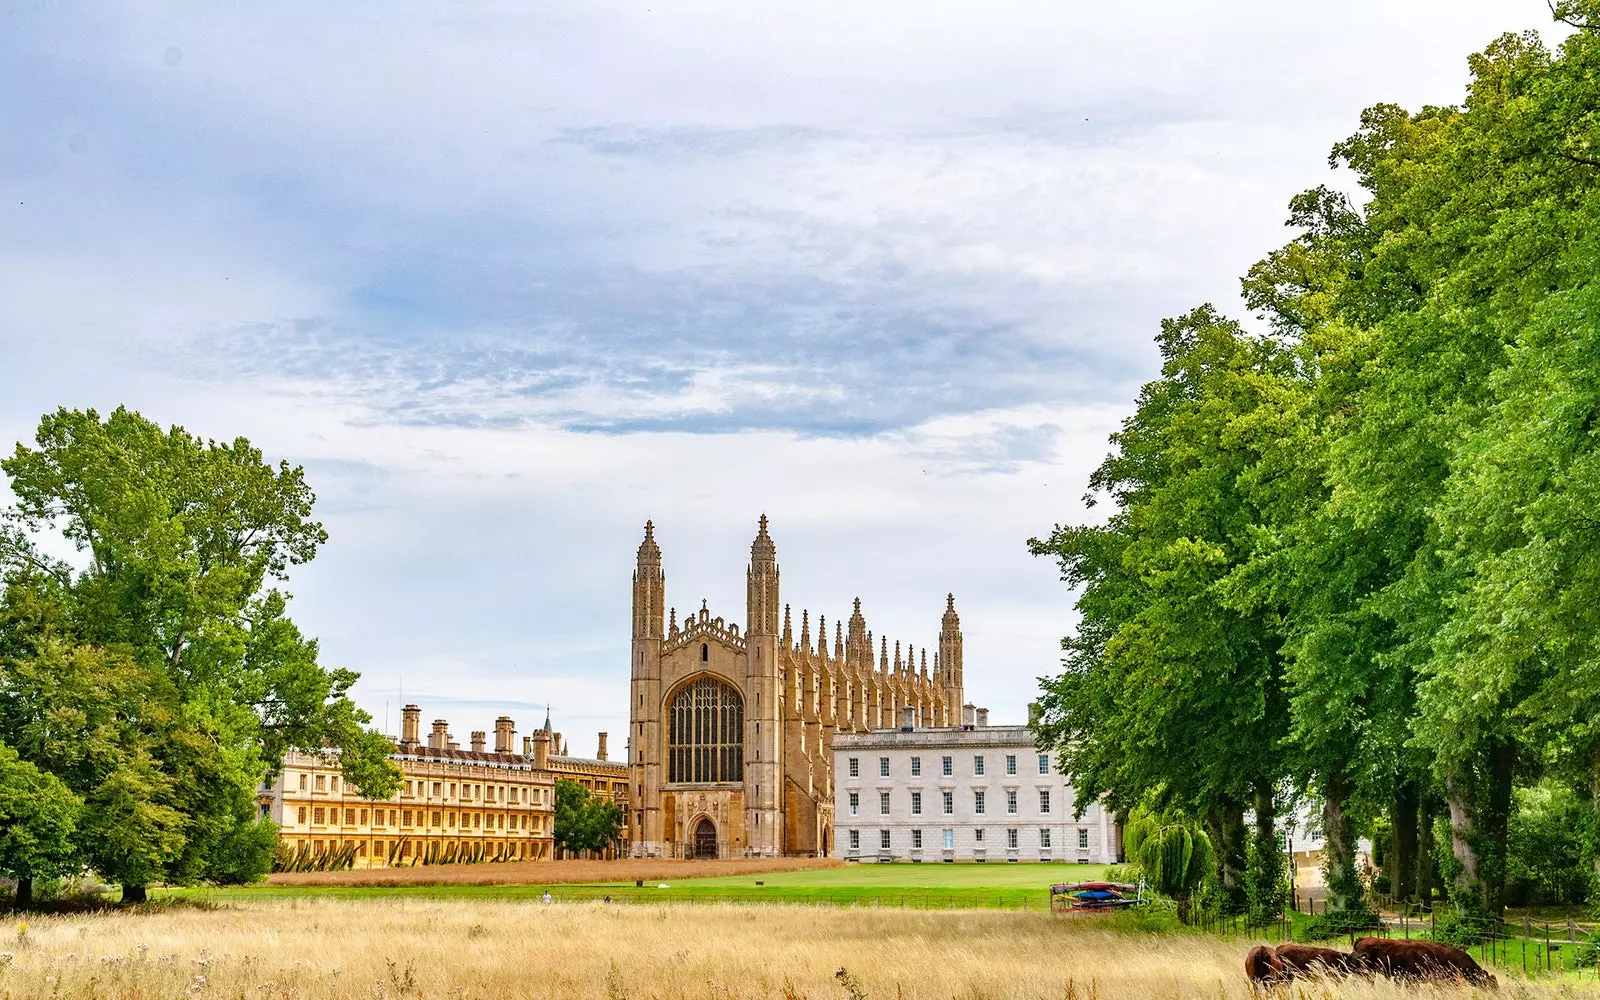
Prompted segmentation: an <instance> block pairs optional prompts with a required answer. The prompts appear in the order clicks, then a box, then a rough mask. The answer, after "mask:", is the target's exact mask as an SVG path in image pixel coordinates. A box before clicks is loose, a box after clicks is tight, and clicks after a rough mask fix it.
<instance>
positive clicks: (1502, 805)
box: [1478, 740, 1517, 917]
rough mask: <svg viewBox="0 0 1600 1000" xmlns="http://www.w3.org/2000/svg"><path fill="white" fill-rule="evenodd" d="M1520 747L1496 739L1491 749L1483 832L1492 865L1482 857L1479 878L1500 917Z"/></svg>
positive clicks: (1491, 908) (1491, 910)
mask: <svg viewBox="0 0 1600 1000" xmlns="http://www.w3.org/2000/svg"><path fill="white" fill-rule="evenodd" d="M1516 765H1517V748H1516V745H1515V744H1514V743H1512V742H1511V741H1510V740H1495V741H1494V742H1493V743H1491V744H1490V746H1489V803H1488V808H1487V809H1485V810H1484V814H1483V817H1482V826H1481V827H1480V832H1481V834H1482V836H1483V840H1484V847H1485V848H1486V849H1487V853H1488V858H1487V861H1488V863H1487V864H1485V863H1484V862H1485V858H1484V857H1483V856H1482V854H1480V856H1479V858H1478V876H1479V877H1480V878H1481V879H1483V896H1484V902H1485V903H1487V904H1488V906H1489V914H1490V916H1493V917H1499V916H1500V914H1501V913H1502V912H1503V911H1504V909H1505V898H1506V855H1507V845H1506V837H1507V835H1508V833H1509V832H1510V829H1511V799H1512V790H1513V786H1514V784H1515V781H1516Z"/></svg>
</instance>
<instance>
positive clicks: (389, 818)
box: [298, 806, 543, 830]
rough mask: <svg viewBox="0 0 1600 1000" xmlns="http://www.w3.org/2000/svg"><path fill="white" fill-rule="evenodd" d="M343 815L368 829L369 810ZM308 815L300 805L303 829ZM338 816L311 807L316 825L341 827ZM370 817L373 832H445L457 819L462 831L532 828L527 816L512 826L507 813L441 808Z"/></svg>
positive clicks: (376, 813)
mask: <svg viewBox="0 0 1600 1000" xmlns="http://www.w3.org/2000/svg"><path fill="white" fill-rule="evenodd" d="M343 812H344V816H343V819H344V825H345V826H358V825H359V826H365V825H366V824H367V815H368V814H367V810H365V809H355V808H347V809H345V810H343ZM306 813H307V807H306V806H301V807H300V809H299V813H298V818H299V822H300V825H301V826H305V825H306ZM339 813H340V810H339V809H338V808H337V807H333V808H329V807H326V806H313V807H311V808H310V816H311V823H312V825H313V826H325V825H327V824H328V823H330V822H332V823H334V824H338V823H339V821H340V815H339ZM371 815H372V826H373V828H374V829H382V828H384V827H390V826H397V827H402V828H404V827H411V826H420V827H423V828H424V829H426V828H430V827H431V828H436V829H443V828H445V827H455V826H456V820H457V818H459V819H460V820H461V823H460V828H461V829H463V830H505V829H511V830H527V829H529V823H528V814H527V813H516V814H513V815H512V816H511V820H510V822H509V823H507V821H506V814H505V813H477V812H474V813H469V812H462V813H459V814H458V813H456V812H453V811H446V810H440V809H435V810H433V811H431V812H430V811H428V810H425V809H417V810H411V809H374V810H372V813H371ZM542 825H543V824H542V823H540V822H539V821H538V820H537V819H535V820H534V822H533V829H539V828H540V827H541V826H542Z"/></svg>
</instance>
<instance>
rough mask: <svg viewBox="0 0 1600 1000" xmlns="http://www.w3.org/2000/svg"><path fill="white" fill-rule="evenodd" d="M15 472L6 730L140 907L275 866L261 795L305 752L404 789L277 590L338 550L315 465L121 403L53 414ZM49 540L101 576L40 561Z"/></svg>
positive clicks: (354, 778)
mask: <svg viewBox="0 0 1600 1000" xmlns="http://www.w3.org/2000/svg"><path fill="white" fill-rule="evenodd" d="M0 469H3V470H4V471H5V473H6V474H7V475H8V476H9V477H10V481H11V489H12V492H13V493H14V494H15V495H16V498H17V502H16V505H15V506H14V508H12V509H11V510H10V511H8V512H7V513H6V515H5V522H4V524H5V530H4V531H0V570H3V571H4V573H5V580H6V595H5V600H4V602H3V605H0V607H3V609H4V612H3V613H0V656H3V657H4V658H5V663H4V666H5V668H6V670H5V674H4V675H3V678H0V727H3V729H0V738H4V739H6V740H7V741H9V742H11V743H12V745H14V746H16V747H17V748H18V750H19V752H21V753H22V754H23V755H24V758H25V759H28V760H31V761H33V762H35V763H37V764H38V765H39V766H41V767H44V768H46V769H48V770H50V771H51V772H52V773H54V774H57V775H58V776H59V777H61V778H62V780H63V781H65V782H67V784H68V786H69V787H70V788H72V789H73V791H74V792H76V793H77V794H79V795H80V796H82V797H83V799H84V802H85V815H84V817H83V823H82V826H83V830H84V832H85V837H84V839H83V852H84V857H85V860H87V861H88V862H89V863H91V864H92V865H93V866H94V867H95V868H96V870H97V871H99V872H100V873H101V874H102V875H104V876H105V877H107V878H110V879H114V880H116V881H119V882H121V883H122V885H123V893H124V898H125V899H129V900H138V899H142V898H143V896H144V887H145V886H146V885H147V884H148V883H149V882H150V881H154V880H164V881H172V882H192V881H196V880H201V879H220V880H226V879H231V878H235V877H237V876H238V874H239V873H240V872H241V871H245V870H249V869H252V868H259V867H260V865H261V864H263V863H265V862H263V861H262V860H261V859H262V858H265V859H267V860H268V861H269V860H270V852H265V851H263V850H262V849H261V848H260V847H259V843H260V839H261V838H260V835H259V832H258V831H257V830H256V828H255V820H254V816H253V812H254V789H255V788H256V787H257V786H258V784H259V783H260V782H261V781H263V780H264V779H267V778H270V777H271V775H272V774H273V773H274V771H275V770H276V768H277V767H278V766H279V764H280V762H281V760H282V757H283V754H284V752H285V751H287V750H289V749H299V750H304V751H308V752H313V753H324V752H327V751H328V750H329V748H330V747H333V748H338V749H339V760H340V761H341V765H342V767H343V769H344V771H345V775H346V777H347V780H349V781H351V782H352V783H354V784H355V785H356V786H357V787H359V788H361V789H362V790H363V792H364V793H366V794H368V795H371V796H373V797H379V798H381V797H386V796H387V795H389V794H391V793H392V792H393V790H394V789H395V788H396V787H397V786H398V781H399V773H398V770H397V769H396V768H395V767H394V766H393V764H392V763H390V762H389V761H388V760H387V759H386V757H387V754H388V752H389V749H390V748H389V747H388V745H387V743H386V742H385V741H384V740H383V739H382V738H381V737H380V736H378V735H377V734H375V733H373V732H371V731H370V730H368V729H367V728H366V724H367V723H368V722H370V719H369V718H368V717H367V716H366V715H365V713H362V712H361V711H359V710H358V709H356V708H355V706H354V705H353V704H352V703H351V702H350V700H349V697H348V694H347V692H348V689H349V687H350V685H351V684H352V683H353V682H354V681H355V679H356V677H355V674H353V673H351V672H350V671H347V670H338V669H334V670H329V669H325V668H323V667H322V666H320V664H319V663H318V657H317V647H316V643H315V642H314V641H312V640H308V639H306V638H305V637H304V636H302V635H301V634H300V632H299V631H298V630H297V629H296V628H295V627H294V625H293V623H292V622H291V621H290V620H289V619H288V617H287V614H286V611H287V599H286V597H285V596H284V594H283V593H282V592H281V591H280V590H278V589H277V587H276V586H274V585H273V583H274V581H282V580H284V579H286V578H287V573H288V570H289V567H291V566H293V565H296V564H299V563H303V562H306V561H307V560H309V559H311V558H312V556H313V555H314V554H315V552H316V549H317V547H318V546H320V545H321V544H322V543H323V542H324V541H325V540H326V537H327V536H326V533H325V532H324V531H323V529H322V526H321V525H320V524H318V523H317V522H315V521H313V520H311V507H312V502H313V499H314V498H313V495H312V493H311V491H310V489H309V488H308V487H307V485H306V483H305V481H304V474H303V471H302V470H301V469H299V468H292V467H290V466H289V465H288V464H287V463H281V462H280V463H279V464H278V465H277V466H273V465H271V464H269V463H267V462H266V461H265V460H264V459H263V457H262V455H261V453H260V451H259V450H257V449H256V448H254V447H252V446H251V445H250V443H249V442H248V441H246V440H244V439H243V438H240V439H237V440H235V441H233V442H231V443H217V442H214V441H202V440H200V439H199V438H196V437H194V436H192V435H190V434H188V433H187V432H186V431H184V430H183V429H182V428H179V427H173V428H171V429H169V430H166V431H163V430H162V429H161V428H160V427H158V426H157V425H155V424H154V423H152V422H150V421H148V420H146V419H144V418H143V417H141V416H139V415H138V414H135V413H132V412H130V411H127V410H125V409H118V410H116V411H115V412H114V413H112V414H110V415H109V416H108V417H106V418H105V419H103V420H102V419H101V417H100V416H99V415H98V414H97V413H96V412H95V411H93V410H87V411H69V410H64V409H63V410H60V411H58V412H56V413H54V414H49V415H47V416H45V417H44V418H43V419H42V420H41V422H40V426H39V432H38V435H37V447H36V448H28V447H26V446H23V445H18V447H17V450H16V453H15V454H14V455H13V456H12V457H11V458H9V459H7V460H5V461H3V462H0ZM52 531H59V532H60V533H61V534H62V535H64V536H65V537H66V538H67V539H68V540H70V541H72V542H73V543H75V544H76V545H77V546H78V548H79V550H80V552H82V553H83V554H84V560H83V561H84V562H85V565H83V566H81V567H73V566H71V565H69V564H67V563H64V562H61V561H58V560H53V559H50V558H48V557H46V556H45V555H43V553H42V552H41V550H40V548H39V546H38V540H39V539H40V538H42V537H43V536H45V535H47V534H48V533H50V532H52ZM251 844H255V845H257V846H256V847H255V848H252V849H250V850H253V851H254V853H253V854H251V858H252V860H250V861H249V862H248V863H243V862H244V856H243V855H242V854H241V851H245V853H247V854H249V853H250V850H246V845H251Z"/></svg>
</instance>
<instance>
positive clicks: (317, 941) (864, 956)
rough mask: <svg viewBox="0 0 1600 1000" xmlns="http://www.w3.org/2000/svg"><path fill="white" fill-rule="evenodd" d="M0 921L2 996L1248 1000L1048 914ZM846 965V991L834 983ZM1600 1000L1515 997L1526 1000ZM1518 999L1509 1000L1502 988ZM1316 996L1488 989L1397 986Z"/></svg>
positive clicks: (1170, 939)
mask: <svg viewBox="0 0 1600 1000" xmlns="http://www.w3.org/2000/svg"><path fill="white" fill-rule="evenodd" d="M19 926H20V925H19V924H18V923H16V922H8V923H6V924H4V925H0V952H10V953H12V957H11V958H9V959H4V957H3V955H0V961H3V962H4V965H3V967H0V997H7V998H10V997H16V998H24V997H52V998H62V997H118V998H135V997H137V998H141V1000H147V998H156V997H195V998H205V997H217V998H228V1000H233V998H240V997H243V998H249V1000H291V998H312V997H340V998H346V997H347V998H360V1000H389V998H401V997H409V998H414V997H425V998H427V997H439V998H447V1000H448V998H455V997H462V998H466V997H493V998H513V997H538V998H544V997H560V998H570V997H604V998H607V1000H619V998H624V997H626V998H636V1000H647V998H662V1000H677V998H695V1000H704V998H746V997H749V998H755V997H777V998H789V1000H794V998H798V997H806V998H810V1000H825V998H826V1000H849V998H851V996H852V992H851V991H852V988H853V989H854V990H855V995H856V996H858V997H859V996H865V997H869V998H873V1000H880V998H881V1000H888V998H895V1000H922V998H939V1000H947V998H973V1000H977V998H993V1000H1002V998H1004V1000H1010V998H1019V1000H1020V998H1026V1000H1040V998H1043V1000H1063V998H1077V1000H1087V998H1089V997H1097V998H1104V1000H1117V998H1130V1000H1132V998H1138V1000H1145V998H1180V997H1182V998H1190V997H1206V998H1226V997H1245V996H1249V995H1250V994H1249V990H1248V988H1247V987H1246V984H1245V982H1244V979H1243V975H1242V970H1241V957H1242V955H1243V953H1244V951H1245V948H1246V945H1245V944H1244V943H1237V944H1235V943H1225V942H1219V941H1216V940H1212V939H1207V938H1200V937H1191V936H1179V935H1172V936H1162V937H1151V936H1134V935H1125V934H1119V933H1116V932H1112V931H1107V930H1104V929H1102V928H1097V927H1095V926H1093V925H1086V924H1085V923H1083V922H1081V921H1073V920H1070V919H1063V918H1059V917H1051V916H1050V915H1048V914H1038V913H1014V912H1009V913H1008V912H981V911H970V912H927V911H912V910H887V909H885V910H874V909H829V908H808V907H797V906H746V907H734V906H670V905H653V906H630V907H625V906H616V905H612V906H603V905H600V904H569V905H562V904H555V905H551V906H544V905H541V904H539V903H516V902H467V903H461V902H445V901H424V900H403V901H402V900H383V899H375V900H362V901H343V900H326V899H315V900H288V901H281V902H271V903H259V904H248V905H242V906H239V907H236V908H230V909H222V910H217V911H210V912H208V911H202V910H194V909H179V910H170V911H167V912H161V913H153V914H150V913H147V914H136V913H110V914H94V915H81V916H56V917H42V918H37V919H30V920H29V921H28V923H27V926H26V929H25V930H19ZM841 968H843V969H845V970H847V973H848V982H847V981H845V980H842V979H841V978H839V976H838V975H837V970H839V969H841ZM1574 989H1576V990H1577V991H1578V992H1579V993H1590V992H1591V991H1593V993H1592V994H1591V995H1600V990H1593V987H1592V985H1579V986H1576V987H1574V985H1573V984H1570V983H1569V984H1568V985H1567V986H1566V987H1565V989H1563V987H1561V986H1558V985H1555V984H1548V983H1533V984H1527V985H1521V984H1519V985H1517V987H1516V988H1515V990H1514V991H1513V992H1512V995H1515V996H1519V997H1530V998H1542V997H1551V998H1554V997H1558V996H1572V995H1574V993H1573V990H1574ZM1502 992H1503V993H1504V991H1502ZM1289 995H1290V996H1299V997H1306V998H1320V997H1340V998H1368V997H1371V998H1382V997H1398V996H1401V995H1404V996H1423V997H1441V996H1466V995H1477V994H1474V993H1472V992H1470V991H1465V990H1456V989H1453V988H1441V987H1426V988H1412V989H1407V988H1402V987H1397V986H1394V985H1391V984H1389V983H1386V982H1377V983H1366V982H1356V983H1345V984H1340V985H1336V986H1328V987H1321V986H1317V987H1311V988H1301V989H1300V990H1297V991H1295V992H1292V993H1290V994H1289Z"/></svg>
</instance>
